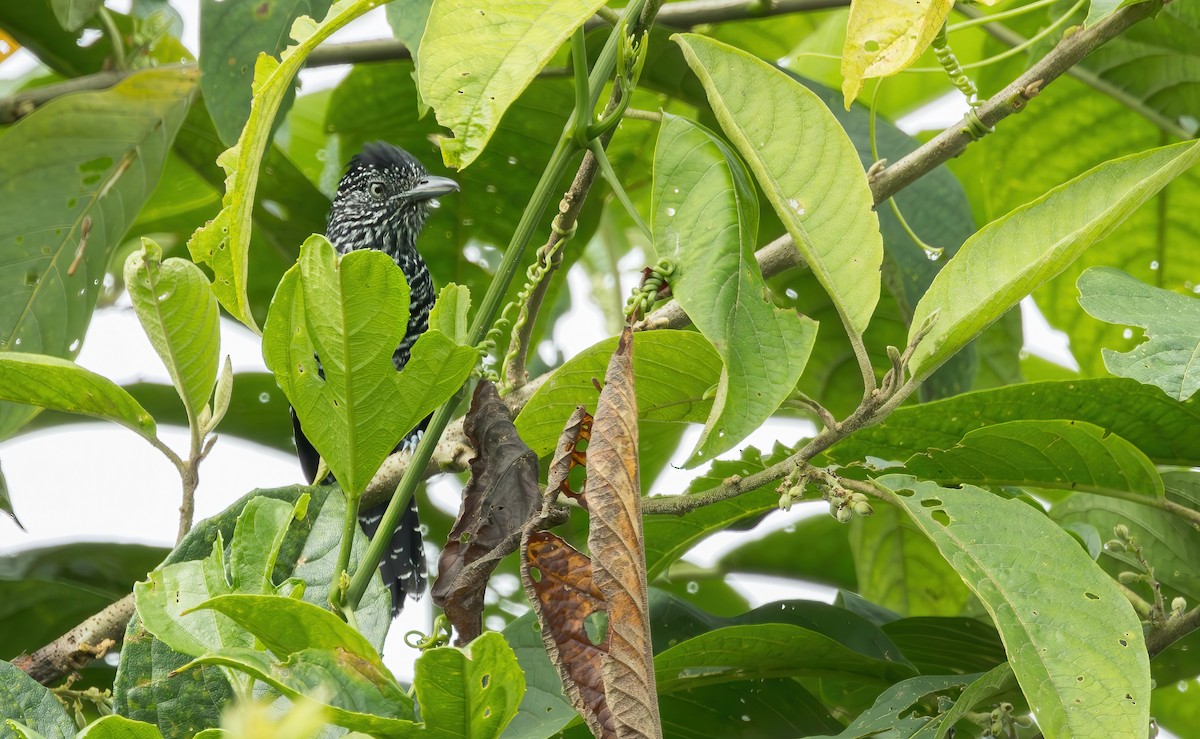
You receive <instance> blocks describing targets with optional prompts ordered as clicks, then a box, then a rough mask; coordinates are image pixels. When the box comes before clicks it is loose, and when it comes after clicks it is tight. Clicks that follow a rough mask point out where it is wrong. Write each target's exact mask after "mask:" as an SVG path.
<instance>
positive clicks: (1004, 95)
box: [871, 0, 1163, 205]
mask: <svg viewBox="0 0 1200 739" xmlns="http://www.w3.org/2000/svg"><path fill="white" fill-rule="evenodd" d="M1162 6H1163V0H1151V2H1143V3H1138V4H1137V5H1128V6H1126V7H1124V8H1121V9H1120V10H1118V11H1117V12H1115V13H1113V14H1112V15H1110V16H1109V17H1108V18H1105V19H1104V20H1103V21H1101V22H1099V23H1097V24H1096V25H1094V26H1089V27H1087V28H1084V29H1081V30H1079V31H1077V32H1076V33H1073V34H1071V35H1070V36H1067V37H1066V38H1064V39H1063V40H1062V41H1060V42H1059V43H1058V45H1057V46H1055V47H1054V49H1052V50H1051V51H1050V53H1048V54H1046V56H1044V57H1042V58H1041V59H1040V60H1039V61H1038V62H1037V63H1036V64H1034V65H1033V66H1032V67H1030V68H1029V69H1028V70H1026V72H1025V73H1024V74H1022V75H1021V76H1020V77H1018V78H1017V79H1015V80H1013V81H1012V83H1010V84H1009V85H1008V87H1005V88H1004V89H1003V90H1001V91H1000V92H998V93H996V94H995V95H993V96H992V97H990V98H988V99H987V100H985V101H984V102H983V103H982V104H981V105H980V106H979V107H977V108H975V109H974V110H973V111H972V113H971V114H969V116H970V115H974V116H977V117H978V119H979V122H980V123H981V124H982V125H983V126H985V127H987V128H991V127H993V126H995V125H996V124H997V123H999V122H1000V121H1002V120H1004V119H1005V118H1007V117H1009V116H1010V115H1013V114H1015V113H1020V112H1021V111H1022V110H1024V109H1025V106H1026V105H1027V104H1028V103H1029V101H1030V100H1032V99H1033V98H1034V97H1036V96H1037V95H1038V93H1040V92H1041V91H1042V90H1043V89H1045V87H1046V85H1049V84H1050V83H1051V82H1053V81H1054V80H1056V79H1058V78H1059V77H1061V76H1062V75H1063V74H1064V73H1065V72H1067V71H1068V70H1069V69H1071V67H1073V66H1074V65H1076V64H1078V63H1079V62H1080V60H1082V59H1083V58H1084V57H1086V56H1087V55H1088V54H1090V53H1092V52H1093V51H1095V50H1096V49H1098V48H1100V47H1101V46H1103V45H1104V44H1105V43H1107V42H1108V41H1111V40H1112V39H1113V38H1115V37H1116V36H1118V35H1120V34H1121V33H1122V32H1124V31H1125V30H1126V29H1128V28H1129V27H1130V26H1132V25H1134V24H1135V23H1138V22H1140V21H1143V20H1145V19H1146V18H1149V17H1150V16H1152V15H1154V14H1155V13H1157V12H1158V10H1159V9H1160V8H1161V7H1162ZM971 128H972V127H970V126H969V124H968V118H964V119H963V121H962V122H961V123H958V124H956V125H954V126H951V127H950V128H947V129H946V130H945V131H942V132H941V133H940V134H938V135H937V136H935V137H934V138H933V139H931V140H930V141H929V142H927V143H926V144H924V145H923V146H921V147H920V148H918V149H917V150H915V151H913V152H912V153H910V154H908V155H907V156H905V157H904V158H903V159H901V160H900V161H898V162H896V163H895V164H893V165H890V166H888V167H885V168H883V169H882V170H881V171H879V172H878V173H876V175H875V177H874V178H873V179H872V180H871V193H872V194H873V195H874V196H875V203H876V204H877V205H878V204H879V203H882V202H883V201H884V200H887V199H888V198H890V197H891V196H893V195H895V194H896V193H897V192H899V191H900V190H902V189H904V188H905V187H907V186H908V185H911V184H912V183H913V182H914V181H916V180H917V179H918V178H920V177H922V176H923V175H925V174H927V173H928V172H929V171H930V170H932V169H933V168H934V167H937V166H938V165H940V164H943V163H945V162H947V161H949V160H950V159H952V158H954V157H956V156H958V155H959V154H961V153H963V151H964V150H966V148H967V146H968V145H970V144H971V142H972V141H976V140H977V137H976V136H975V135H973V134H972V133H969V131H970V130H971Z"/></svg>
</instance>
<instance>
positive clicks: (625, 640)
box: [521, 328, 662, 737]
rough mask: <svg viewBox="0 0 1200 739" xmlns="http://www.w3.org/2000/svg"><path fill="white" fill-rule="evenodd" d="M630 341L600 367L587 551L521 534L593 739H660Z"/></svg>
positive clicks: (528, 568) (568, 458)
mask: <svg viewBox="0 0 1200 739" xmlns="http://www.w3.org/2000/svg"><path fill="white" fill-rule="evenodd" d="M632 354H633V335H632V331H631V330H630V329H629V328H626V329H625V331H624V333H622V335H621V339H620V341H619V342H618V344H617V349H616V351H615V352H613V356H612V359H611V361H610V362H609V365H608V372H607V374H606V376H605V384H604V389H603V390H601V392H600V401H599V404H598V406H597V408H596V416H595V418H594V419H593V420H592V423H591V437H590V440H589V442H588V448H587V462H586V470H587V486H586V492H584V493H583V494H582V498H581V503H585V504H586V507H587V509H588V512H589V514H590V516H591V523H590V526H589V529H588V548H589V549H590V550H591V554H592V557H591V559H589V558H588V557H587V556H586V555H584V554H582V553H580V552H579V551H578V550H576V549H575V548H574V547H571V546H570V545H569V544H567V543H566V542H564V541H563V540H562V539H560V538H559V537H557V536H555V535H554V534H551V533H548V532H536V531H534V530H533V526H532V525H531V526H527V527H526V531H525V535H524V537H523V542H522V548H521V550H522V557H521V579H522V582H523V583H524V585H525V589H526V592H527V593H528V594H529V599H530V601H531V602H532V603H533V604H534V610H535V612H536V613H537V615H538V620H539V622H540V623H541V626H542V641H543V642H544V643H545V645H546V651H547V653H548V654H549V655H550V658H551V661H552V662H554V664H555V666H556V667H557V668H558V672H559V675H560V676H561V677H562V680H563V692H564V693H565V694H566V695H567V698H568V699H569V700H570V701H571V703H572V705H574V706H575V709H576V710H578V711H579V713H580V715H581V716H582V717H583V719H584V721H585V722H586V723H587V726H588V728H589V729H591V731H592V733H593V734H595V735H596V736H597V737H616V736H618V735H621V736H646V737H661V736H662V727H661V723H660V720H659V715H658V695H657V692H656V689H655V684H654V655H653V652H652V649H651V643H650V619H649V607H648V605H647V597H648V588H647V586H646V556H645V537H644V536H643V533H642V517H641V494H640V491H639V481H638V460H637V443H638V428H637V401H636V398H635V396H634V389H633V363H632ZM584 417H585V414H583V413H581V412H580V411H576V414H575V415H574V416H572V418H571V421H570V423H569V424H568V426H567V428H566V430H565V431H564V433H563V436H562V438H561V439H560V442H559V454H558V457H557V458H556V459H555V461H554V463H552V467H551V469H552V473H551V479H550V485H549V489H548V490H547V494H548V495H550V496H556V495H557V490H558V487H559V486H560V485H562V484H563V483H564V482H565V481H566V477H565V476H566V474H568V473H569V471H570V468H571V467H572V463H573V462H574V463H575V464H577V463H578V458H577V457H576V458H575V459H574V460H573V459H572V456H573V455H574V454H575V453H576V452H577V451H578V449H577V448H578V444H579V440H580V438H581V430H582V428H583V426H584Z"/></svg>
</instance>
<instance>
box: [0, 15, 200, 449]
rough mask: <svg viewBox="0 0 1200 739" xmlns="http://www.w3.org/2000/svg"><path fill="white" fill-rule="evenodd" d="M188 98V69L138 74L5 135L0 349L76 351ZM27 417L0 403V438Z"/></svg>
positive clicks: (0, 177) (0, 192) (71, 98)
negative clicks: (112, 259) (113, 258)
mask: <svg viewBox="0 0 1200 739" xmlns="http://www.w3.org/2000/svg"><path fill="white" fill-rule="evenodd" d="M20 5H22V6H23V5H25V4H24V3H22V4H20ZM195 89H196V73H195V70H190V71H187V70H185V71H179V70H148V71H144V72H137V73H135V74H133V75H130V76H129V77H128V78H127V79H125V80H124V81H122V82H121V83H119V84H117V85H115V86H113V87H112V88H111V89H108V90H104V91H100V92H80V93H75V94H73V95H65V96H63V97H60V98H57V99H55V100H52V101H50V102H49V103H48V104H46V105H45V106H43V107H41V108H39V109H37V110H36V111H34V112H33V113H31V114H30V115H28V116H26V117H25V118H22V119H21V120H20V121H19V122H17V123H16V124H15V125H13V126H11V127H10V128H9V129H8V130H7V132H6V133H4V134H3V137H2V138H0V141H3V145H2V147H0V148H3V150H4V152H5V153H4V156H3V157H0V349H3V350H7V351H11V352H33V353H41V354H49V355H53V356H56V357H66V358H70V357H74V356H76V355H77V354H78V353H79V348H80V343H81V341H82V340H83V335H84V333H85V332H86V331H87V327H88V323H89V322H90V321H91V318H92V311H93V310H94V309H95V306H96V299H97V297H98V296H99V294H100V285H101V283H102V281H103V279H104V275H105V271H106V269H107V267H108V262H109V259H110V257H111V256H112V253H113V250H114V249H116V247H117V245H118V244H119V243H120V242H121V239H122V237H123V235H124V234H125V232H126V231H127V230H128V229H129V226H130V224H131V223H133V221H134V217H135V216H136V215H137V211H138V209H139V208H140V207H141V204H142V203H143V202H145V201H146V199H147V198H149V197H150V194H151V192H152V191H153V190H154V188H155V185H156V184H157V183H158V178H159V175H160V173H161V172H162V170H163V164H164V160H165V158H166V156H167V152H168V151H169V150H170V148H171V142H172V141H173V140H174V138H175V134H176V132H177V131H178V130H179V127H180V125H181V123H182V122H183V119H184V114H185V113H186V112H187V108H188V104H189V103H190V102H191V100H192V97H193V95H194V93H195ZM36 414H37V411H36V410H34V409H32V408H28V407H17V406H13V405H10V404H0V438H4V437H7V436H10V435H11V434H12V433H13V432H14V431H16V430H17V429H19V428H20V427H21V426H22V425H24V424H25V423H26V422H27V421H29V419H31V418H33V417H34V416H35V415H36Z"/></svg>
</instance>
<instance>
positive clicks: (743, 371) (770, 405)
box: [652, 114, 817, 467]
mask: <svg viewBox="0 0 1200 739" xmlns="http://www.w3.org/2000/svg"><path fill="white" fill-rule="evenodd" d="M653 194H654V198H653V206H652V210H653V213H654V245H655V249H656V250H657V252H658V256H659V257H661V258H668V259H671V260H673V261H674V262H675V264H676V266H677V271H676V273H675V274H674V275H672V277H671V278H670V279H671V292H672V294H673V295H674V296H675V299H676V300H677V301H678V302H679V305H680V306H681V307H682V308H683V309H684V310H685V311H687V314H688V316H689V317H690V318H691V319H692V322H693V323H694V324H695V325H696V328H698V329H700V333H701V334H703V335H704V337H705V338H707V339H708V340H709V341H711V342H712V343H713V346H714V347H716V349H717V352H718V354H720V355H721V362H722V364H723V365H724V368H723V370H722V372H721V378H720V380H719V381H718V383H717V390H716V395H715V397H714V398H713V407H712V411H711V412H710V413H709V417H708V421H707V422H706V423H705V425H704V431H703V432H702V433H701V435H700V439H699V440H698V441H697V442H696V448H695V450H694V452H693V454H692V456H691V458H690V459H689V460H688V462H687V466H689V467H691V466H695V465H698V464H701V463H702V462H706V461H708V460H710V459H712V458H713V457H715V456H717V455H718V454H720V453H722V452H725V451H727V450H729V449H731V448H733V447H734V446H736V445H737V444H738V443H739V442H741V441H742V440H743V439H745V438H746V436H748V435H749V434H750V433H751V432H752V431H754V430H755V429H757V428H758V427H759V426H760V425H761V424H762V423H763V422H764V421H765V420H766V419H767V418H769V417H770V416H771V414H773V413H774V412H775V411H776V410H777V409H778V408H779V405H780V403H782V402H783V401H784V400H785V399H786V398H787V397H788V396H789V395H791V394H792V392H793V391H794V390H795V389H796V383H797V382H798V381H799V380H800V375H801V374H803V372H804V367H805V364H807V362H808V355H809V353H810V352H811V350H812V346H813V342H814V341H816V337H817V324H816V322H815V321H813V320H812V319H810V318H807V317H805V316H802V315H800V314H799V313H797V312H796V311H794V310H788V309H785V308H779V307H776V306H775V305H774V304H773V303H772V302H771V300H770V294H769V292H768V291H767V285H766V282H765V281H764V280H763V278H762V274H761V273H760V272H759V269H758V264H757V263H756V262H755V261H754V249H755V246H756V244H757V238H758V198H757V196H756V195H755V194H754V185H753V183H752V182H751V181H750V175H749V173H748V172H747V171H746V168H745V165H743V164H742V161H741V159H739V158H738V156H737V154H735V153H733V152H732V151H731V150H730V149H729V147H728V146H727V145H726V144H725V143H724V142H722V141H721V140H720V139H719V138H717V137H716V136H715V135H714V134H712V133H711V132H709V131H708V130H706V129H704V128H702V127H701V126H698V125H696V124H694V123H692V122H690V121H688V120H686V119H684V118H679V117H677V116H673V115H670V114H666V115H665V117H664V119H663V125H662V127H661V128H660V130H659V135H658V145H657V147H656V148H655V151H654V193H653Z"/></svg>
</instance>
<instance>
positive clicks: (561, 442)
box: [546, 406, 592, 508]
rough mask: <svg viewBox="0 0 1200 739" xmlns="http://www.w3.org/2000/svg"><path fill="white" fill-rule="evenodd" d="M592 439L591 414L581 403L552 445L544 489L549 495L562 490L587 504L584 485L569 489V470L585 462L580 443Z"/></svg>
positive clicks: (585, 457)
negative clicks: (551, 455) (552, 453)
mask: <svg viewBox="0 0 1200 739" xmlns="http://www.w3.org/2000/svg"><path fill="white" fill-rule="evenodd" d="M591 439H592V416H591V414H590V413H588V412H587V409H586V408H584V407H583V406H579V407H578V408H576V409H575V412H574V413H572V414H571V417H570V418H569V419H567V426H566V428H564V429H563V432H562V435H561V436H559V437H558V446H556V447H555V448H554V459H553V460H551V462H550V469H549V471H548V473H547V476H546V491H547V493H548V494H550V495H555V494H558V493H562V494H563V495H565V496H567V497H568V498H574V499H575V500H577V501H579V505H581V506H583V507H584V508H587V498H586V497H585V488H584V487H583V486H581V487H580V489H579V490H578V491H575V490H572V489H571V471H572V470H574V469H575V468H576V467H578V466H579V465H585V467H586V465H587V451H586V449H580V448H579V445H580V444H581V443H582V444H590V443H591Z"/></svg>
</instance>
